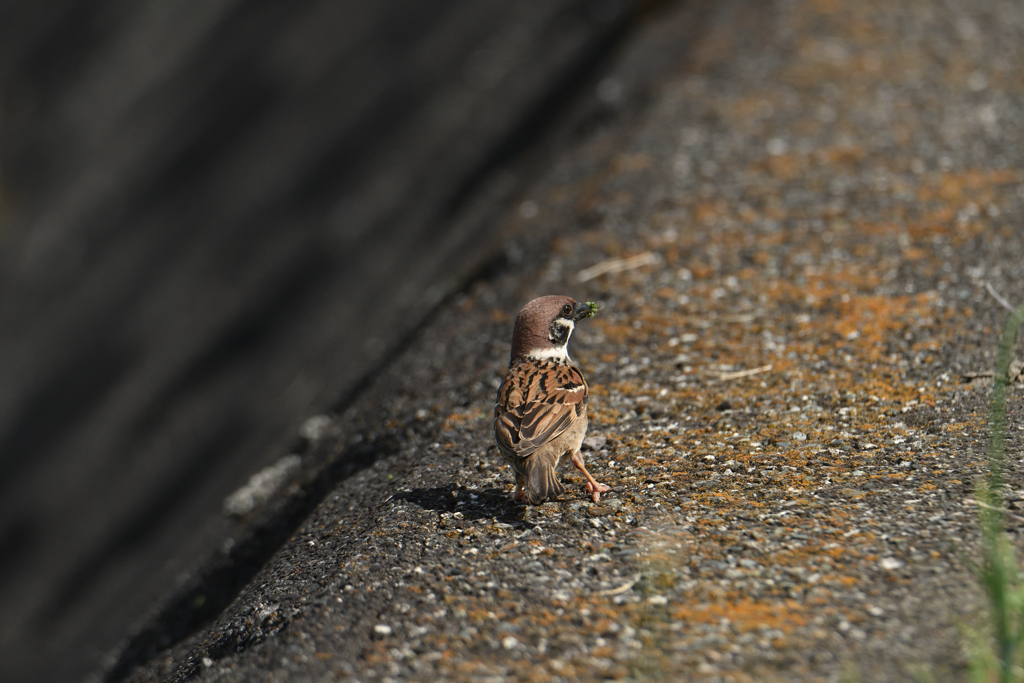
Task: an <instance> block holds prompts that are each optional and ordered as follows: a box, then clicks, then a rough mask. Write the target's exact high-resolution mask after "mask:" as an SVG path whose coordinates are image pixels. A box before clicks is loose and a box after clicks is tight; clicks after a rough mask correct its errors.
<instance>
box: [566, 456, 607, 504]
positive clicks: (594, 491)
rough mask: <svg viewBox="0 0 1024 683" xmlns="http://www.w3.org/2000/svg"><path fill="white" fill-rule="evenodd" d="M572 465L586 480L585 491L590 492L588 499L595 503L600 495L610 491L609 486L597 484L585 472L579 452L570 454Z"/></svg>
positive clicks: (588, 473)
mask: <svg viewBox="0 0 1024 683" xmlns="http://www.w3.org/2000/svg"><path fill="white" fill-rule="evenodd" d="M572 464H573V465H574V466H575V467H576V469H578V470H579V471H580V472H582V473H583V476H584V477H586V478H587V491H589V492H590V497H591V498H593V499H594V502H595V503H596V502H598V501H599V500H601V494H602V493H604V492H606V491H611V490H612V489H611V487H610V486H605V485H604V484H599V483H597V480H596V479H594V477H593V476H591V474H590V472H587V466H586V465H584V464H583V454H582V453H580V452H579V451H573V452H572Z"/></svg>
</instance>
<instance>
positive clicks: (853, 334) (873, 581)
mask: <svg viewBox="0 0 1024 683" xmlns="http://www.w3.org/2000/svg"><path fill="white" fill-rule="evenodd" d="M686 11H687V10H683V9H680V10H678V11H673V12H668V13H666V14H664V15H660V16H659V17H657V18H656V19H655V20H653V21H652V22H651V23H650V24H649V25H648V26H647V27H646V28H645V29H644V30H642V31H640V32H638V33H637V34H636V35H635V36H634V37H632V38H631V39H630V40H629V41H628V44H627V45H626V46H625V48H624V49H623V51H622V53H621V54H620V56H619V57H618V59H617V61H616V63H615V65H614V66H612V67H611V70H610V71H609V73H608V79H609V80H604V81H601V83H603V84H604V88H605V90H606V92H609V91H610V90H611V89H612V87H613V86H614V84H620V86H621V84H628V83H630V74H631V73H635V72H634V71H631V69H635V68H636V65H638V64H642V63H643V59H644V55H645V54H647V53H648V52H649V51H651V50H656V46H658V45H665V44H678V43H680V42H684V41H691V42H690V43H688V44H689V45H690V48H689V49H688V50H686V51H685V54H684V55H683V56H681V57H679V59H678V61H677V62H676V66H675V68H674V70H672V72H671V74H670V75H669V76H668V77H666V78H665V79H664V80H663V82H662V83H661V87H660V88H659V90H658V92H657V94H656V96H655V97H654V98H653V99H652V101H651V102H649V104H648V106H647V107H646V108H644V109H643V111H642V112H641V113H639V114H636V115H633V116H625V117H620V118H613V119H610V120H603V121H602V120H598V121H592V122H591V124H590V127H589V128H588V129H587V130H586V134H585V135H584V136H583V137H582V139H580V140H579V141H578V142H577V143H576V144H573V145H570V146H567V147H566V148H565V149H564V150H563V151H562V153H561V154H560V155H559V157H558V158H557V159H555V160H554V161H552V162H551V163H550V165H549V167H548V168H547V169H546V170H545V171H544V172H543V173H541V174H538V177H537V178H536V180H535V182H533V183H532V184H531V185H530V186H529V187H528V188H527V190H526V191H525V193H524V194H523V195H522V196H521V199H522V202H521V203H519V206H518V208H517V209H515V210H513V211H510V212H509V213H508V214H507V215H505V217H504V219H503V221H502V224H501V230H502V233H503V234H504V235H506V236H507V237H506V242H505V253H506V255H507V258H506V261H505V266H504V268H502V269H496V270H494V271H492V272H491V273H490V275H489V277H486V278H480V279H479V280H477V281H476V282H475V283H474V284H473V285H472V286H470V287H469V288H467V289H466V290H465V291H464V292H463V293H462V294H461V295H460V296H458V297H454V298H453V299H451V300H449V301H447V302H446V303H444V304H443V305H442V306H441V307H440V308H439V309H438V310H437V311H436V312H435V313H434V314H433V315H432V316H431V318H430V319H429V321H428V322H427V323H426V324H424V325H423V326H422V327H421V328H420V329H419V330H418V331H417V333H416V336H415V339H413V340H412V341H411V343H410V344H409V345H408V346H407V347H406V348H404V349H402V350H401V351H400V352H399V353H396V354H395V355H394V356H392V357H390V358H388V361H387V363H386V364H385V366H384V367H383V369H382V371H381V372H380V373H379V375H378V376H376V377H375V379H374V381H373V382H372V383H371V385H370V386H369V387H368V388H367V389H366V391H365V392H364V393H362V394H361V395H360V396H359V397H358V399H357V400H355V401H354V402H353V404H352V405H351V406H350V407H349V408H348V409H347V410H346V411H344V412H343V413H342V414H340V415H337V416H333V418H332V420H331V421H330V423H326V422H325V423H324V424H325V430H324V433H323V435H322V438H320V439H318V440H317V439H314V441H315V442H316V443H315V444H311V447H310V449H309V450H308V452H307V454H306V456H304V464H303V466H302V468H300V469H299V470H296V471H295V473H294V474H293V475H291V476H292V479H291V485H290V487H286V488H285V489H284V493H283V494H281V495H279V496H277V497H276V498H273V499H271V500H270V501H268V502H266V503H265V504H264V505H263V506H262V507H261V508H259V509H257V510H254V511H253V512H251V513H249V514H250V516H249V517H248V518H247V521H245V522H243V523H241V524H240V525H239V526H238V527H237V528H236V529H235V530H234V532H233V533H232V535H231V537H230V541H228V540H227V539H225V542H224V543H223V544H222V552H221V553H219V554H218V555H217V556H216V557H213V558H211V559H210V560H209V561H208V563H207V565H206V567H205V569H203V568H200V569H199V570H198V571H197V572H195V574H194V576H193V578H192V579H191V583H189V584H188V585H187V586H186V587H185V588H184V589H183V590H182V591H180V592H178V593H177V594H175V595H172V596H171V597H170V598H168V599H167V601H166V602H165V603H164V608H163V609H162V610H158V611H154V613H153V615H152V617H151V619H149V620H148V621H147V622H144V623H142V624H140V626H139V628H138V629H137V630H136V632H135V634H136V635H135V636H134V637H130V638H128V639H126V641H125V645H124V647H123V648H122V649H120V650H119V651H117V652H114V653H112V655H111V658H110V661H109V664H108V668H107V669H106V672H107V673H106V674H105V675H106V677H107V678H108V679H115V680H135V681H146V680H165V679H169V680H189V679H198V680H211V681H212V680H219V681H243V680H244V681H252V680H296V681H298V680H360V681H364V680H437V679H444V680H509V679H512V680H569V679H581V680H597V679H616V680H620V679H622V680H629V679H632V680H641V679H652V680H669V679H676V680H680V679H708V680H738V681H755V680H756V681H763V680H779V681H792V680H808V681H812V680H813V681H817V680H840V678H841V676H843V674H844V672H847V673H849V672H851V671H852V672H856V673H857V674H859V675H860V676H861V678H862V679H863V680H871V681H876V680H877V681H890V680H892V681H897V680H912V679H913V678H912V676H913V668H914V667H915V666H924V667H926V668H927V669H928V670H929V671H930V672H931V674H932V675H933V676H934V677H935V678H937V679H938V680H959V679H962V678H963V677H964V675H965V669H964V667H965V659H964V655H963V648H962V643H961V640H960V635H959V626H960V625H961V624H963V623H964V622H965V621H968V622H970V621H971V620H973V619H975V618H978V613H977V610H978V606H979V600H978V597H979V594H978V591H977V589H976V586H975V584H974V581H973V577H972V575H971V574H970V572H969V571H968V570H967V569H966V568H965V566H964V561H963V560H964V558H965V557H969V556H970V555H971V554H972V553H973V552H975V548H976V542H977V531H976V506H975V505H974V502H973V499H972V495H973V490H974V485H975V482H976V481H977V479H978V478H979V477H980V476H982V474H983V472H984V458H985V437H986V426H985V425H986V402H987V397H988V388H989V383H990V381H991V380H990V379H985V378H984V377H983V376H982V377H980V378H979V377H978V375H979V373H980V374H982V375H983V374H984V373H985V372H986V371H988V370H990V369H991V366H992V363H993V358H994V350H995V346H996V343H997V339H998V335H999V330H1000V329H1001V326H1002V322H1003V320H1004V319H1005V317H1006V311H1005V310H1004V309H1003V308H1002V307H1001V306H1000V304H999V303H998V301H997V300H996V298H995V297H994V296H992V294H991V293H990V292H989V291H988V289H987V288H986V284H988V285H990V286H991V287H992V288H993V289H994V290H995V291H997V292H999V293H1001V295H1002V296H1003V297H1005V298H1006V299H1007V300H1009V301H1011V302H1020V301H1024V277H1022V275H1024V272H1022V271H1024V265H1022V264H1024V235H1022V234H1021V232H1020V225H1021V223H1022V219H1024V124H1022V122H1024V92H1022V89H1021V84H1024V55H1022V54H1021V50H1022V49H1024V48H1022V46H1024V9H1022V8H1021V6H1020V5H1018V4H1014V3H1005V2H996V1H991V2H988V1H981V2H974V3H969V4H968V3H964V4H956V3H944V2H932V1H930V0H908V1H907V2H903V3H885V2H827V1H820V0H819V1H811V0H792V1H788V2H774V3H763V2H740V1H738V2H728V3H717V4H715V5H714V7H713V9H711V10H709V11H708V12H707V14H705V15H704V16H702V17H701V21H700V23H699V24H695V23H694V22H693V20H692V17H690V16H688V15H687V14H686ZM695 25H699V27H700V30H699V31H697V32H696V33H697V35H693V34H692V33H690V32H689V31H692V29H693V27H694V26H695ZM548 293H566V294H571V295H574V296H575V297H576V298H578V299H580V300H591V299H592V300H596V301H598V302H600V303H601V304H602V311H601V313H600V314H599V315H598V317H597V318H595V319H594V320H592V321H589V323H587V324H583V325H580V327H579V329H578V330H577V332H576V334H575V336H574V339H573V343H572V348H571V351H572V354H573V357H574V358H575V359H576V360H577V361H578V362H579V364H580V366H581V367H582V369H583V371H584V373H585V374H586V375H587V377H588V380H589V382H590V385H591V387H592V392H593V395H592V401H591V427H590V433H591V435H592V436H595V437H598V438H597V439H596V440H594V441H592V442H591V444H592V448H593V450H591V451H588V453H587V456H588V459H589V461H590V463H591V464H590V469H591V472H592V473H593V474H594V475H595V476H596V477H597V478H598V479H599V480H600V481H603V482H605V483H608V484H610V485H611V486H612V487H613V488H614V492H613V494H611V495H609V496H607V498H606V499H603V500H602V502H601V503H600V504H597V505H595V504H592V503H590V502H589V501H588V500H587V499H586V497H585V496H584V495H582V493H581V492H580V490H579V489H580V485H581V481H580V477H579V476H577V475H576V474H575V473H572V472H566V473H565V477H566V480H567V481H568V482H570V483H571V484H572V486H571V492H570V493H569V494H567V495H566V496H564V499H563V500H561V501H556V502H550V503H547V504H545V505H543V506H539V507H531V508H525V507H521V506H515V505H513V504H512V503H511V502H510V501H509V500H508V493H509V492H510V491H511V489H512V481H511V476H510V474H509V472H508V470H507V468H506V467H504V466H503V464H502V462H501V459H500V457H498V455H497V453H496V451H495V449H494V447H493V446H492V445H491V444H492V439H493V437H492V434H491V423H490V420H491V414H492V413H491V411H492V406H493V400H494V391H495V388H496V386H497V383H498V382H499V381H500V378H501V376H502V374H503V371H504V367H505V364H506V363H507V352H508V343H509V337H510V332H511V322H512V320H513V319H514V316H515V313H516V312H517V310H518V308H519V307H520V306H521V305H522V304H523V303H524V302H525V301H527V300H529V299H530V298H532V297H533V296H536V295H540V294H548ZM1016 354H1017V356H1018V357H1020V356H1021V355H1022V354H1021V350H1020V349H1017V350H1016ZM1022 399H1024V392H1022V390H1021V385H1020V383H1017V384H1015V385H1014V388H1013V389H1012V392H1011V399H1010V411H1011V412H1010V423H1009V429H1010V432H1009V437H1010V438H1009V441H1008V448H1009V453H1010V454H1011V456H1013V455H1014V454H1019V453H1020V450H1021V443H1022V442H1021V437H1022V429H1024V423H1022V422H1021V417H1020V416H1021V407H1022V404H1021V401H1022ZM327 425H329V426H327ZM1018 462H1019V459H1018V458H1014V457H1011V459H1010V468H1009V472H1008V483H1009V486H1008V495H1007V497H1008V500H1009V501H1010V505H1011V507H1014V508H1015V507H1016V506H1020V505H1021V504H1022V503H1024V478H1022V472H1021V471H1020V468H1019V464H1018ZM321 492H327V493H326V497H323V499H322V500H320V498H321V495H322V493H321ZM307 513H308V517H307V516H306V514H307ZM1013 519H1014V518H1010V521H1011V527H1013V526H1015V522H1013ZM293 524H294V525H295V526H293ZM275 525H276V526H275ZM275 529H276V530H277V531H276V532H275V533H279V534H284V535H286V536H287V540H286V541H285V542H284V544H283V546H282V547H281V549H280V550H279V551H278V552H277V553H276V554H274V555H273V556H272V557H271V558H270V559H269V560H268V561H266V562H264V563H261V566H260V567H259V568H258V572H257V573H256V574H255V576H254V577H253V579H252V580H251V581H250V582H248V583H247V584H246V585H245V586H244V588H243V589H242V590H241V592H240V593H239V594H238V596H237V598H236V599H234V601H233V602H232V603H231V604H230V605H229V606H228V607H227V609H226V610H224V611H223V613H221V614H219V615H218V616H217V617H216V618H215V619H214V620H213V621H212V622H211V623H210V625H209V626H208V627H206V628H203V629H200V630H198V631H196V632H194V633H191V634H189V635H186V636H185V637H181V638H179V637H173V638H165V639H163V640H161V638H162V637H163V634H167V633H172V632H174V624H175V623H176V620H178V621H180V620H182V619H185V620H187V615H188V611H189V609H201V608H202V605H203V604H205V601H206V600H207V599H209V598H210V596H215V595H216V594H217V591H220V590H222V589H223V587H224V586H225V585H226V583H225V582H224V581H223V580H222V579H223V577H224V576H228V575H230V574H231V572H232V567H235V568H236V569H237V567H238V566H241V565H244V564H245V562H246V558H247V557H248V556H247V555H246V553H248V552H249V551H250V550H251V549H252V548H254V547H256V546H258V545H259V539H260V538H261V537H262V536H261V535H263V536H265V535H267V534H269V533H271V532H273V531H274V530H275ZM1012 533H1013V534H1015V536H1014V538H1015V539H1017V538H1018V537H1019V530H1018V529H1016V528H1014V529H1012ZM175 640H177V642H176V643H174V641H175Z"/></svg>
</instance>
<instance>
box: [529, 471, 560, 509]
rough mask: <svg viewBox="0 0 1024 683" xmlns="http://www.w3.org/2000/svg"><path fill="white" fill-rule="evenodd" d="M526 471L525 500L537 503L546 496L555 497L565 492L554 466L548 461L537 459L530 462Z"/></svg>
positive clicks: (531, 503)
mask: <svg viewBox="0 0 1024 683" xmlns="http://www.w3.org/2000/svg"><path fill="white" fill-rule="evenodd" d="M530 465H532V467H528V471H527V473H526V502H527V503H529V504H530V505H539V504H541V503H543V502H544V501H545V500H547V499H548V498H555V497H556V496H560V495H562V494H563V493H565V486H563V485H562V482H560V481H559V480H558V475H557V474H556V473H555V468H554V467H552V466H551V464H550V463H547V462H544V461H537V462H532V463H530Z"/></svg>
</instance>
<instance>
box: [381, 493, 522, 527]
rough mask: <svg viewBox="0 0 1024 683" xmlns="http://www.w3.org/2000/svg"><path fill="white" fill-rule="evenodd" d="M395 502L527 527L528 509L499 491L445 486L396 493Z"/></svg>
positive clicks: (464, 517) (465, 517)
mask: <svg viewBox="0 0 1024 683" xmlns="http://www.w3.org/2000/svg"><path fill="white" fill-rule="evenodd" d="M395 499H396V500H405V501H408V502H410V503H412V504H413V505H418V506H419V507H421V508H423V509H424V510H433V511H435V512H438V513H446V512H448V513H456V512H459V513H462V519H468V520H474V521H475V520H479V519H494V520H496V521H498V522H502V523H504V524H511V525H512V526H514V527H516V528H519V527H522V528H524V529H525V528H527V524H526V515H527V509H528V506H526V505H524V504H522V503H517V502H516V501H514V500H512V499H511V498H509V495H508V493H507V492H506V491H503V490H502V489H498V488H489V489H465V488H462V487H461V486H458V485H456V484H448V485H446V486H435V487H433V488H429V489H426V488H424V489H412V490H411V491H405V492H402V493H399V494H396V495H395Z"/></svg>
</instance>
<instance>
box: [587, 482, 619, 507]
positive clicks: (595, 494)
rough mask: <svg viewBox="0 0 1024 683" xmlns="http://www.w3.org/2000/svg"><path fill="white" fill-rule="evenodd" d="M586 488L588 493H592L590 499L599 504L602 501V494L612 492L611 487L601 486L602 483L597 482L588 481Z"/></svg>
mask: <svg viewBox="0 0 1024 683" xmlns="http://www.w3.org/2000/svg"><path fill="white" fill-rule="evenodd" d="M584 488H586V489H587V492H588V493H590V498H591V499H592V500H593V501H594V502H595V503H598V502H600V501H601V494H602V493H607V492H608V491H611V490H612V487H611V486H606V485H605V484H601V483H598V482H597V481H593V480H591V481H588V482H587V483H586V485H585V487H584Z"/></svg>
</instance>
